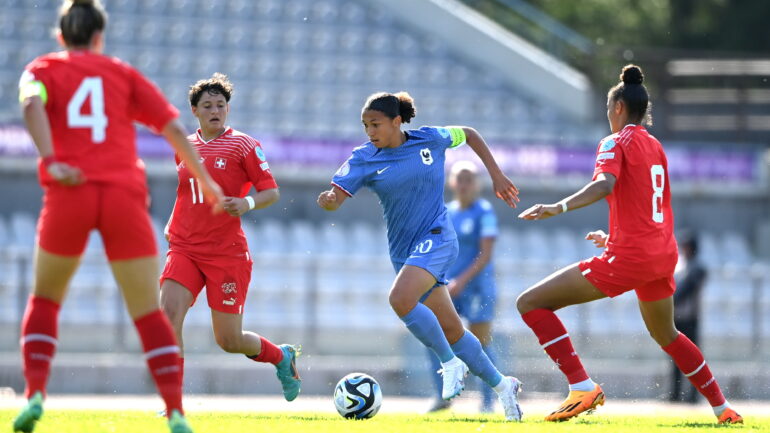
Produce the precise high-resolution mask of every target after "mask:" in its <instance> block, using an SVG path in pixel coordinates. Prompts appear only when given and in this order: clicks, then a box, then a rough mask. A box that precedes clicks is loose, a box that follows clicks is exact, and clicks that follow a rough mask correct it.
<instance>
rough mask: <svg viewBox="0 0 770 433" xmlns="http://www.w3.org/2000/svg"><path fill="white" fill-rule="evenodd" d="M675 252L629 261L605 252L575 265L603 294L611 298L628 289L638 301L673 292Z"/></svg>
mask: <svg viewBox="0 0 770 433" xmlns="http://www.w3.org/2000/svg"><path fill="white" fill-rule="evenodd" d="M676 261H677V254H673V255H671V254H669V255H667V256H665V257H663V258H660V257H657V258H655V259H644V260H639V259H638V258H637V259H635V260H629V259H628V258H627V257H624V256H621V255H615V254H613V253H608V252H607V251H605V252H604V253H603V254H602V255H601V256H599V257H592V258H590V259H587V260H583V261H582V262H580V263H579V264H578V266H579V267H580V270H581V271H583V276H584V277H585V278H586V279H587V280H588V281H589V282H590V283H591V284H593V285H594V287H596V288H597V289H599V291H601V292H602V293H604V294H605V295H607V296H609V297H611V298H614V297H615V296H618V295H622V294H623V293H626V292H628V291H631V290H635V291H636V297H637V298H639V300H640V301H646V302H649V301H659V300H661V299H665V298H668V297H669V296H671V295H673V294H674V291H675V290H676V283H675V282H674V267H676Z"/></svg>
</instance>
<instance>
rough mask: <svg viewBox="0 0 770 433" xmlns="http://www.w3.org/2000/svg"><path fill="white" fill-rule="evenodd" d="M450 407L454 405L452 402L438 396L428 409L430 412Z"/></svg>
mask: <svg viewBox="0 0 770 433" xmlns="http://www.w3.org/2000/svg"><path fill="white" fill-rule="evenodd" d="M450 407H452V403H450V402H448V401H446V400H442V399H440V398H437V399H436V400H434V401H433V404H432V405H431V406H430V408H429V409H428V413H434V412H440V411H442V410H445V409H449V408H450Z"/></svg>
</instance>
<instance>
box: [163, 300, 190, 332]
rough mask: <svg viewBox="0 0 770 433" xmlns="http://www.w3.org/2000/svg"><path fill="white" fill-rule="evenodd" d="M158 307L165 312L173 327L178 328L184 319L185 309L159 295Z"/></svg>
mask: <svg viewBox="0 0 770 433" xmlns="http://www.w3.org/2000/svg"><path fill="white" fill-rule="evenodd" d="M160 309H161V310H162V311H163V313H165V314H166V317H168V320H169V321H170V322H171V325H172V326H174V328H178V327H179V326H181V325H182V322H183V321H184V316H185V313H186V311H185V310H186V309H185V308H184V307H182V306H180V305H179V303H178V302H171V301H170V300H169V299H168V298H163V297H161V300H160Z"/></svg>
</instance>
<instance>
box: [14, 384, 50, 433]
mask: <svg viewBox="0 0 770 433" xmlns="http://www.w3.org/2000/svg"><path fill="white" fill-rule="evenodd" d="M42 416H43V393H41V392H40V391H38V392H36V393H35V394H34V395H32V398H30V399H29V401H28V402H27V405H26V406H24V408H23V409H22V410H21V412H19V415H18V416H17V417H16V419H15V420H13V431H14V432H23V433H32V430H34V429H35V424H36V423H37V421H38V420H39V419H40V417H42Z"/></svg>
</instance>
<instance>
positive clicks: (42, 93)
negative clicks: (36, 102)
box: [19, 71, 48, 104]
mask: <svg viewBox="0 0 770 433" xmlns="http://www.w3.org/2000/svg"><path fill="white" fill-rule="evenodd" d="M32 96H39V97H40V99H42V100H43V104H45V103H46V102H48V90H46V88H45V84H43V82H42V81H40V80H36V79H35V75H34V74H32V73H31V72H29V71H24V73H23V74H21V79H19V102H24V100H25V99H27V98H29V97H32Z"/></svg>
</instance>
